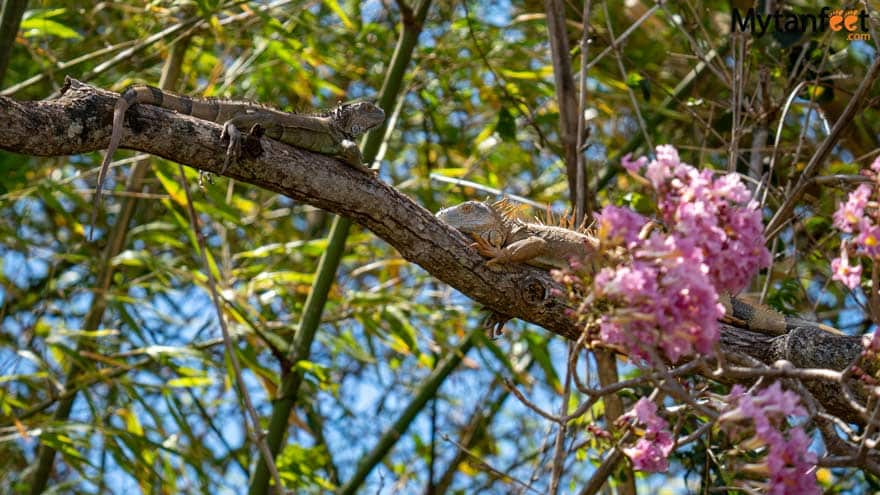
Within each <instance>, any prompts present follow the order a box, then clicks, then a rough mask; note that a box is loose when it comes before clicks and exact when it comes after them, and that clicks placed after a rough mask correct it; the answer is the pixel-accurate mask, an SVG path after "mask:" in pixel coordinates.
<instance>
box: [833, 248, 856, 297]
mask: <svg viewBox="0 0 880 495" xmlns="http://www.w3.org/2000/svg"><path fill="white" fill-rule="evenodd" d="M831 272H832V273H833V275H832V276H831V279H832V280H838V281H840V283H842V284H843V285H845V286H847V287H849V288H850V289H855V288H856V287H858V286H859V284H860V283H861V281H862V265H855V266H852V265H850V264H849V253H847V248H846V242H844V243H843V244H842V245H841V249H840V258H834V259H833V260H831Z"/></svg>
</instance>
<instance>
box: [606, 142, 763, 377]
mask: <svg viewBox="0 0 880 495" xmlns="http://www.w3.org/2000/svg"><path fill="white" fill-rule="evenodd" d="M656 152H657V159H656V160H652V161H650V162H649V161H648V159H647V158H644V157H642V158H640V159H638V160H630V158H629V156H627V157H625V158H624V160H623V165H624V167H626V168H627V169H628V170H630V172H631V173H636V172H637V171H640V170H641V169H644V174H645V178H646V179H647V182H648V183H649V184H650V185H651V187H652V188H653V189H654V190H655V192H656V194H657V197H658V203H657V206H658V210H659V218H660V220H661V221H662V225H663V227H664V228H657V229H654V230H653V231H650V233H649V234H648V233H647V232H643V230H644V231H647V229H645V228H644V227H645V225H646V224H647V223H648V222H649V220H648V219H647V218H646V217H644V216H642V215H639V214H638V213H635V212H633V211H630V210H627V209H624V208H618V207H614V206H607V207H605V208H604V209H603V210H602V211H601V212H600V213H599V214H598V215H596V225H597V230H596V234H597V237H598V239H599V242H600V245H601V246H602V247H603V248H614V247H617V246H622V247H624V248H626V249H627V251H628V252H629V256H628V257H625V258H624V259H623V260H622V261H621V262H620V263H618V264H616V265H615V266H612V267H608V268H604V269H603V270H601V271H600V272H599V274H598V275H597V276H596V278H595V280H594V291H593V293H594V294H596V295H598V296H599V297H604V298H605V299H606V300H608V301H610V302H611V303H612V306H613V308H614V309H612V310H611V311H609V312H607V313H606V314H604V315H602V317H601V321H600V334H601V337H602V340H603V341H605V342H606V343H609V344H617V345H623V346H624V347H626V348H627V350H628V351H630V353H631V354H632V355H635V356H636V357H639V358H642V359H646V360H651V359H650V358H651V351H652V349H657V348H659V349H660V350H661V351H662V352H663V354H664V355H665V356H666V358H668V359H669V360H671V361H677V360H678V359H679V358H681V357H682V356H686V355H689V354H692V353H693V352H694V351H696V352H700V353H709V352H711V350H712V347H713V345H714V344H715V342H717V340H718V335H719V332H718V323H717V321H716V320H717V319H718V318H720V317H721V316H723V315H724V310H723V308H722V306H721V305H720V304H718V294H717V292H718V291H731V292H736V291H739V290H740V289H742V288H743V287H745V285H746V284H747V283H748V281H749V280H750V279H751V278H752V277H753V276H754V275H755V273H757V271H758V270H759V269H760V268H763V267H765V266H767V265H768V264H769V262H770V253H769V252H768V251H767V249H766V248H765V247H764V239H763V236H762V233H761V232H762V225H761V213H760V211H759V210H758V209H757V206H756V205H755V203H754V202H751V201H750V199H751V194H750V193H749V191H748V190H747V189H746V188H745V187H744V186H743V185H742V183H741V182H740V180H739V177H738V176H736V175H726V176H721V177H719V178H715V177H714V176H713V175H712V173H711V172H709V171H703V172H700V171H698V170H696V169H695V168H694V167H692V166H690V165H688V164H686V163H682V162H681V160H680V159H679V156H678V152H677V151H676V150H675V148H673V147H672V146H658V147H657V150H656ZM640 235H641V236H643V237H646V238H645V239H641V240H640V238H639V236H640Z"/></svg>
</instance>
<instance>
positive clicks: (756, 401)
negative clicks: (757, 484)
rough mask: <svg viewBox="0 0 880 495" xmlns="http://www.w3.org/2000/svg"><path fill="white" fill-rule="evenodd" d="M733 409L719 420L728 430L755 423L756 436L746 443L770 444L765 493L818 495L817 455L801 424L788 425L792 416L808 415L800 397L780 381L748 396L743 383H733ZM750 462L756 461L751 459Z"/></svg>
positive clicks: (735, 430)
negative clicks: (739, 384)
mask: <svg viewBox="0 0 880 495" xmlns="http://www.w3.org/2000/svg"><path fill="white" fill-rule="evenodd" d="M728 401H729V403H730V404H731V406H732V408H731V409H730V410H728V411H726V412H725V413H724V414H722V415H721V416H720V417H719V418H718V421H719V423H720V424H721V425H722V426H723V427H724V428H725V429H727V430H728V431H729V432H731V433H733V432H738V433H740V434H741V433H742V432H743V430H742V427H741V425H742V424H743V423H751V424H752V425H754V430H753V431H754V437H752V438H751V439H749V440H748V441H747V442H741V443H745V444H755V443H760V444H763V445H766V446H767V455H766V457H765V458H764V460H763V465H764V467H765V468H766V470H767V471H768V472H769V475H768V476H767V487H766V490H765V492H766V493H774V494H780V495H819V494H821V493H822V491H821V489H820V488H819V486H818V485H817V484H816V473H815V469H816V454H815V453H813V452H810V450H809V447H810V438H809V437H808V436H807V434H806V433H804V431H803V429H802V428H800V427H790V428H787V431H785V432H784V431H783V429H784V427H785V426H787V418H788V417H789V416H805V415H806V411H805V410H804V408H803V407H801V405H800V398H799V397H798V395H797V394H795V393H794V392H791V391H788V390H783V389H782V386H781V385H780V383H779V382H775V383H773V385H771V386H769V387H767V388H765V389H762V390H760V391H759V392H758V393H757V394H755V395H746V394H745V393H744V389H743V388H742V387H740V386H738V385H737V386H734V387H733V389H732V390H731V392H730V395H729V396H728ZM749 462H754V458H750V459H749Z"/></svg>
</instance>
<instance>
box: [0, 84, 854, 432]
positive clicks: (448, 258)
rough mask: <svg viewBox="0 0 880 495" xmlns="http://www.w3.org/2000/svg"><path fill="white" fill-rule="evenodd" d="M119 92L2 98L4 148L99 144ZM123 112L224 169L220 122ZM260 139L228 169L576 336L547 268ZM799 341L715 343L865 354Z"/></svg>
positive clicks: (474, 292) (135, 124) (835, 398)
mask: <svg viewBox="0 0 880 495" xmlns="http://www.w3.org/2000/svg"><path fill="white" fill-rule="evenodd" d="M117 98H118V95H117V94H116V93H112V92H109V91H105V90H101V89H97V88H94V87H91V86H88V85H86V84H83V83H80V82H78V81H75V80H70V81H69V83H68V87H67V88H66V90H65V91H64V93H63V94H62V96H61V97H59V98H58V99H55V100H50V101H38V102H17V101H15V100H12V99H9V98H4V97H0V122H3V128H2V130H0V149H3V150H7V151H13V152H16V153H23V154H28V155H37V156H59V155H71V154H77V153H86V152H92V151H96V150H101V149H104V148H105V147H106V145H107V142H108V140H109V137H110V124H111V117H112V114H113V107H114V105H115V103H116V99H117ZM127 116H128V117H127V119H126V132H124V133H123V141H122V144H123V146H124V147H126V148H130V149H136V150H139V151H144V152H148V153H152V154H154V155H158V156H161V157H163V158H167V159H169V160H173V161H176V162H178V163H182V164H185V165H187V166H190V167H195V168H199V169H202V170H206V171H209V172H213V173H219V172H220V168H221V167H222V165H223V156H224V153H225V144H224V143H222V142H221V141H220V131H221V128H220V126H219V125H217V124H213V123H210V122H206V121H202V120H198V119H194V118H192V117H188V116H184V115H179V114H176V113H174V112H169V111H165V110H162V109H160V108H156V107H151V106H143V105H136V106H134V107H132V108H131V109H130V110H129V111H128V113H127ZM261 145H262V153H261V154H260V155H259V156H257V157H248V158H246V159H245V160H243V161H242V162H241V163H238V164H236V165H233V166H230V167H229V170H228V171H227V173H226V174H225V175H227V176H229V177H231V178H234V179H237V180H240V181H242V182H246V183H249V184H253V185H256V186H259V187H262V188H265V189H268V190H271V191H274V192H277V193H280V194H283V195H285V196H288V197H291V198H293V199H296V200H298V201H302V202H304V203H308V204H311V205H314V206H316V207H318V208H322V209H325V210H327V211H330V212H333V213H336V214H340V215H345V216H347V217H349V218H351V219H353V220H354V221H356V222H358V223H359V224H361V225H362V226H364V227H366V228H367V229H369V230H371V231H372V232H374V233H375V234H376V235H377V236H379V237H381V238H382V239H384V240H385V241H387V242H388V243H389V244H391V245H392V246H394V247H395V248H396V249H397V250H398V252H400V254H401V255H402V256H403V257H404V258H406V259H407V260H409V261H411V262H413V263H416V264H418V265H419V266H421V267H422V268H424V269H425V270H427V271H428V273H430V274H431V275H433V276H434V277H436V278H437V279H439V280H441V281H443V282H445V283H447V284H449V285H451V286H452V287H455V288H456V289H458V290H460V291H461V292H462V293H464V294H465V295H467V296H468V297H470V298H471V299H473V300H475V301H477V302H479V303H481V304H483V305H485V306H487V307H488V308H490V309H492V310H494V311H497V312H500V313H502V314H506V315H510V316H513V317H517V318H521V319H523V320H526V321H528V322H531V323H534V324H537V325H540V326H542V327H544V328H545V329H547V330H549V331H551V332H553V333H555V334H558V335H560V336H563V337H565V338H568V339H571V340H576V339H577V337H578V336H579V330H578V329H577V327H576V326H575V325H574V324H573V323H572V321H571V320H570V319H569V318H568V317H567V316H566V315H565V312H564V311H563V309H564V308H565V302H564V301H563V300H561V299H558V298H555V297H553V296H552V295H551V291H550V289H551V288H554V287H556V286H555V284H554V282H553V281H552V279H551V278H550V277H549V275H548V274H547V273H546V272H544V271H542V270H538V269H536V268H532V267H529V266H526V265H516V266H506V267H502V268H500V269H498V270H497V271H496V270H490V269H488V268H487V267H486V265H485V263H484V261H483V259H482V258H481V257H480V256H479V254H477V252H476V251H474V250H473V249H470V248H469V247H468V245H469V244H470V241H469V240H468V239H466V238H465V237H464V236H463V235H461V234H460V233H459V232H458V231H456V230H454V229H452V228H450V227H448V226H447V225H445V224H443V223H440V222H438V221H437V220H436V219H435V218H434V216H433V215H432V214H431V212H429V211H427V210H426V209H424V208H422V207H421V206H419V205H417V204H415V203H414V202H412V200H410V199H409V198H407V197H406V196H404V195H403V194H401V193H400V192H398V191H397V190H396V189H394V188H393V187H391V186H389V185H387V184H385V183H384V182H382V181H381V180H379V179H376V178H374V177H372V176H369V175H367V174H364V173H362V172H360V171H358V170H355V169H353V168H351V167H349V166H347V165H345V164H344V163H342V162H341V161H338V160H336V159H334V158H331V157H327V156H323V155H318V154H314V153H310V152H307V151H303V150H299V149H296V148H293V147H291V146H287V145H285V144H282V143H279V142H275V141H272V140H268V139H264V140H262V141H261ZM801 330H804V331H810V330H812V329H801ZM820 333H821V332H820ZM801 337H802V335H801V334H796V332H793V333H790V334H787V335H784V336H780V337H776V338H771V337H768V336H766V335H763V334H756V333H754V332H749V331H746V330H742V329H738V328H735V327H731V326H728V325H724V326H723V334H722V342H721V348H722V351H724V352H725V354H731V355H732V354H734V353H743V354H748V355H749V356H752V357H753V358H756V359H759V360H761V361H763V362H764V363H768V364H770V363H772V362H774V361H776V360H778V359H786V360H788V361H790V362H792V363H793V364H795V365H796V366H805V367H810V368H831V369H836V370H842V369H843V368H844V367H845V366H846V365H847V364H848V363H850V362H851V361H852V360H853V359H855V358H856V357H857V356H858V354H859V352H861V346H860V345H859V344H858V338H857V337H841V336H835V335H830V334H823V335H820V336H811V337H810V338H809V339H806V341H807V342H813V343H814V344H812V345H806V343H805V340H804V339H802V338H801ZM820 337H821V340H816V339H817V338H820ZM816 342H819V343H818V344H817V343H816ZM820 388H821V387H820ZM826 388H828V389H829V390H813V393H814V394H816V397H817V399H818V400H819V401H820V402H822V404H823V406H824V407H825V408H826V409H827V410H829V411H830V412H834V413H835V414H838V415H839V416H840V417H841V418H845V419H846V420H847V421H852V422H856V423H859V422H860V421H859V420H858V417H857V414H855V412H854V411H852V410H851V408H848V407H847V406H846V404H845V403H843V404H838V403H839V402H841V401H840V399H841V394H840V391H839V386H837V387H835V384H831V387H826Z"/></svg>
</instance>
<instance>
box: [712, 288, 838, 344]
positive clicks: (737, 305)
mask: <svg viewBox="0 0 880 495" xmlns="http://www.w3.org/2000/svg"><path fill="white" fill-rule="evenodd" d="M720 302H721V304H723V305H724V308H725V310H726V314H725V315H724V320H728V321H729V322H732V323H738V324H741V325H744V326H745V327H746V328H748V329H749V330H754V331H757V332H761V333H766V334H770V335H782V334H784V333H787V332H788V331H789V330H792V329H794V328H797V327H813V328H818V329H820V330H823V331H826V332H829V333H833V334H836V335H842V334H843V332H841V331H840V330H838V329H836V328H834V327H830V326H828V325H825V324H822V323H819V322H815V321H808V320H804V319H802V318H797V317H793V316H785V315H783V314H782V313H780V312H778V311H776V310H775V309H772V308H768V307H766V306H763V305H760V304H755V303H752V302H748V301H745V300H743V299H740V298H737V297H731V296H730V295H729V294H721V297H720Z"/></svg>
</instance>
